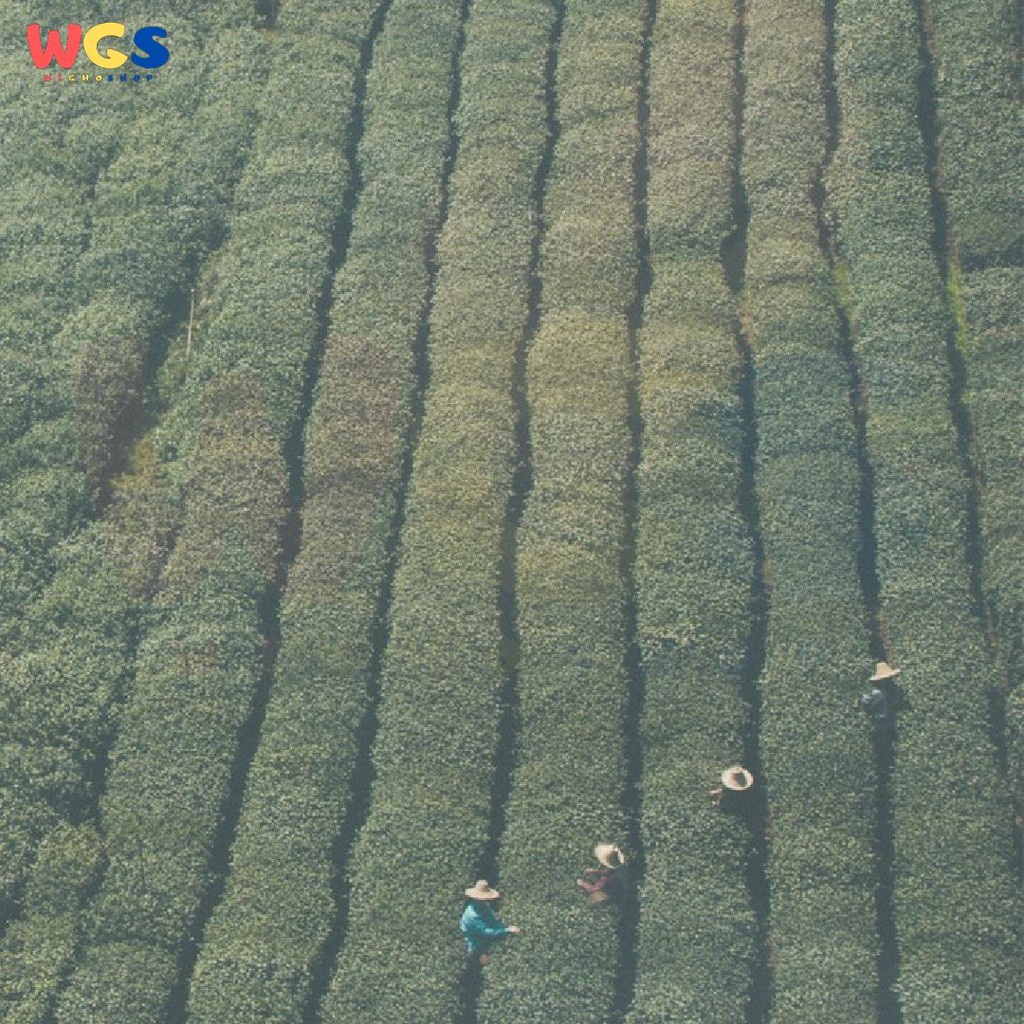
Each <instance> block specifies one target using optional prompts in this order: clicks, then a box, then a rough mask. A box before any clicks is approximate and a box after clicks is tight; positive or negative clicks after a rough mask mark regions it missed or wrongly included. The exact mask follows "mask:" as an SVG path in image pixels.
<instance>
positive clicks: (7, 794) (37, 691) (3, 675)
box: [0, 531, 135, 919]
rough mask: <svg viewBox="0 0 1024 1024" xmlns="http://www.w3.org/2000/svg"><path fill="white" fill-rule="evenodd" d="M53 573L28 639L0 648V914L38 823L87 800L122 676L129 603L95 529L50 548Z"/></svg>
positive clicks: (47, 825)
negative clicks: (6, 650) (55, 562)
mask: <svg viewBox="0 0 1024 1024" xmlns="http://www.w3.org/2000/svg"><path fill="white" fill-rule="evenodd" d="M58 554H59V558H60V562H59V567H58V571H57V575H56V577H55V579H54V582H53V583H52V584H51V585H50V587H48V588H47V590H46V592H45V593H44V594H43V595H42V596H41V598H40V599H39V600H38V601H37V602H35V603H34V605H33V606H32V607H31V609H30V610H29V611H28V613H27V616H26V625H25V629H26V632H27V633H29V634H30V635H31V636H32V638H33V643H34V646H33V648H32V649H31V650H29V651H25V652H23V653H22V654H21V655H20V656H19V657H17V658H14V657H5V656H3V655H0V664H2V669H0V759H2V763H3V766H4V769H3V771H2V772H0V778H2V784H0V844H2V852H0V896H2V903H0V908H2V911H3V915H2V916H3V917H4V918H5V919H6V918H7V917H9V916H11V915H12V914H13V913H14V912H15V911H16V909H17V906H18V899H19V896H20V895H21V889H22V886H23V883H24V880H25V872H26V870H27V868H28V866H29V865H30V864H31V862H32V860H33V858H34V856H35V850H36V847H37V845H38V843H39V841H40V840H41V839H42V837H43V836H44V835H45V834H46V832H47V831H48V830H49V829H51V828H53V827H54V826H55V825H57V824H58V823H59V822H61V821H66V820H68V818H69V817H71V816H72V814H73V813H76V812H77V811H78V809H79V808H81V807H82V806H83V804H84V803H85V802H86V801H87V800H88V799H89V797H90V793H91V782H90V779H91V777H92V775H93V773H94V771H95V767H96V756H97V753H98V751H99V749H100V747H101V746H102V744H103V742H104V739H105V738H106V737H107V736H108V735H109V732H110V729H111V708H112V704H113V702H114V701H115V699H116V697H117V695H118V694H119V693H120V691H121V688H122V686H123V684H124V680H125V676H126V673H127V671H128V664H129V659H130V650H131V643H132V627H133V620H134V615H135V605H134V602H133V600H132V598H131V596H130V595H129V594H128V593H127V592H126V591H125V588H124V586H123V583H122V581H121V578H120V576H119V574H118V572H117V569H116V567H115V566H114V565H113V564H112V563H111V562H110V559H109V551H108V548H107V545H106V544H105V542H104V538H103V537H102V535H101V534H100V533H99V532H98V531H88V532H86V533H84V534H83V535H82V536H81V537H79V538H78V539H77V540H76V541H75V542H74V543H73V544H68V545H65V546H64V547H63V548H62V549H61V550H60V551H59V552H58Z"/></svg>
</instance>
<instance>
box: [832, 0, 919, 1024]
mask: <svg viewBox="0 0 1024 1024" xmlns="http://www.w3.org/2000/svg"><path fill="white" fill-rule="evenodd" d="M836 3H837V0H825V6H824V11H825V61H824V75H825V79H824V82H823V83H822V89H823V92H824V97H825V112H826V117H827V125H828V132H827V136H826V140H825V153H824V156H823V160H822V165H821V172H820V177H819V187H818V188H817V189H816V190H815V195H814V203H815V207H816V209H817V214H818V230H819V235H820V239H821V247H822V251H823V252H824V254H825V258H826V259H827V260H828V263H829V266H830V267H831V270H832V274H833V278H834V279H835V280H836V308H837V311H838V314H839V339H840V349H841V355H842V358H843V360H844V362H845V363H846V369H847V374H848V380H849V393H850V406H851V411H852V414H853V424H854V432H855V436H856V444H857V469H858V476H859V478H860V495H859V511H858V519H859V522H860V541H859V552H858V557H857V575H858V576H859V578H860V588H861V595H862V598H863V602H864V616H865V619H866V621H867V626H868V637H869V642H870V645H871V652H870V653H871V658H872V660H874V661H884V660H888V654H887V633H886V629H885V624H884V622H883V620H882V614H881V597H880V585H879V581H878V544H877V541H876V538H875V474H874V468H873V467H872V465H871V459H870V458H869V455H868V444H867V409H866V405H865V398H864V388H863V383H862V380H861V370H860V364H859V362H858V360H857V355H856V352H855V351H854V346H853V331H852V327H851V323H850V316H851V314H850V309H849V306H850V297H849V296H848V295H847V294H846V291H845V284H844V280H843V279H842V277H841V272H840V271H839V269H838V265H837V261H838V254H837V252H836V231H835V223H834V221H833V219H832V218H831V215H830V213H829V211H828V210H827V208H826V196H825V187H824V182H825V178H826V176H827V174H828V169H829V167H830V166H831V164H832V161H833V159H834V158H835V154H836V150H837V149H838V148H839V139H840V134H841V131H842V114H841V111H840V107H839V96H838V94H837V92H836V67H835V49H836ZM896 724H897V723H896V722H895V720H894V722H893V728H892V729H890V730H887V731H885V732H876V733H875V736H874V742H873V748H874V757H875V838H874V844H875V858H876V870H877V888H876V890H875V927H876V929H877V932H878V941H879V950H878V960H877V964H878V967H877V970H878V992H877V996H876V1007H877V1013H878V1020H879V1024H902V1020H903V1015H902V1013H901V1011H900V1004H899V999H898V998H897V995H896V988H897V984H898V982H899V973H900V950H899V941H898V936H897V933H896V909H895V903H894V899H893V880H894V879H893V872H894V868H893V864H894V859H895V849H894V846H893V824H892V772H893V765H894V764H895V742H896Z"/></svg>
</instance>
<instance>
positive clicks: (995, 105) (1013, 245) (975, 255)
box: [923, 0, 1024, 273]
mask: <svg viewBox="0 0 1024 1024" xmlns="http://www.w3.org/2000/svg"><path fill="white" fill-rule="evenodd" d="M923 3H924V12H925V17H926V19H931V21H932V23H933V27H934V33H933V40H934V43H935V54H934V57H935V58H936V59H937V62H938V63H937V74H936V76H935V86H936V93H937V95H936V99H937V101H938V116H939V128H940V131H941V143H942V154H943V161H942V172H943V188H944V191H945V193H946V198H947V200H948V203H949V216H950V226H951V227H952V235H953V237H952V239H951V242H952V244H953V247H954V249H955V251H956V256H957V261H958V262H959V264H960V265H961V267H962V268H963V269H964V270H965V271H966V272H968V273H970V272H971V271H974V270H981V269H983V268H985V267H992V266H1015V265H1017V264H1019V262H1020V260H1021V257H1022V256H1024V251H1022V246H1024V208H1022V204H1021V195H1020V175H1019V170H1020V152H1021V145H1022V144H1024V124H1022V122H1021V111H1020V100H1019V95H1018V87H1019V84H1020V67H1019V60H1020V55H1019V54H1018V53H1016V52H1015V50H1014V37H1015V34H1016V30H1017V26H1016V25H1015V12H1014V7H1013V5H1012V4H1008V3H991V4H985V5H984V6H973V5H971V4H966V3H964V2H963V0H923Z"/></svg>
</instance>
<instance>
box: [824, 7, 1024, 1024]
mask: <svg viewBox="0 0 1024 1024" xmlns="http://www.w3.org/2000/svg"><path fill="white" fill-rule="evenodd" d="M917 42H918V38H917V26H916V24H915V19H914V16H913V11H912V10H911V9H910V8H909V7H907V6H905V5H903V4H898V3H895V2H894V0H870V2H857V3H856V4H852V3H850V2H849V0H840V3H839V7H838V46H837V52H836V67H837V72H838V84H839V98H840V102H841V105H842V110H843V136H842V140H841V143H840V147H839V151H838V153H837V156H836V162H835V165H834V168H833V171H834V173H833V174H832V176H831V180H830V195H831V201H832V203H833V204H834V206H835V209H836V211H837V212H838V215H839V222H840V229H839V242H840V247H841V252H842V254H843V256H844V258H845V260H846V262H847V264H848V266H849V272H850V280H851V283H852V299H853V307H854V328H855V341H856V351H857V355H858V358H859V360H860V363H861V366H862V374H863V381H864V387H865V394H866V401H867V410H868V416H867V440H868V448H869V456H870V459H871V463H872V467H873V470H874V475H875V484H876V491H875V507H876V515H875V533H876V538H877V542H878V575H879V580H880V583H881V587H882V593H881V598H882V609H881V610H882V616H883V618H884V625H885V627H886V629H887V632H888V636H889V649H890V652H891V660H892V661H893V663H894V664H895V665H896V666H897V667H900V668H902V670H903V674H902V676H901V677H900V685H901V688H902V690H903V693H904V696H905V699H906V702H907V705H908V706H907V708H906V709H905V710H904V711H903V712H901V714H900V720H899V731H898V737H897V743H896V766H895V774H894V780H895V781H894V829H895V847H896V865H895V908H896V927H897V933H898V937H899V946H900V950H899V951H900V976H899V980H898V992H899V997H900V1003H901V1007H902V1012H903V1017H904V1020H905V1021H906V1022H907V1024H914V1022H916V1021H928V1022H929V1024H943V1022H946V1021H949V1022H954V1021H963V1020H965V1019H969V1020H972V1021H977V1022H992V1024H995V1022H997V1021H1000V1022H1001V1021H1005V1020H1007V1019H1010V1018H1011V1017H1012V1016H1013V1014H1014V1012H1015V1008H1016V1007H1018V1006H1020V1004H1021V999H1022V992H1021V983H1020V972H1019V971H1018V970H1017V969H1016V966H1017V965H1018V964H1019V959H1020V934H1019V926H1020V921H1021V920H1022V916H1021V914H1020V902H1019V891H1018V890H1017V888H1016V885H1015V883H1014V878H1013V870H1012V866H1011V865H1012V845H1011V842H1010V834H1009V833H1010V820H1011V819H1010V813H1009V800H1008V794H1007V793H1006V791H1005V788H1004V786H1003V785H1002V784H1001V783H1000V781H999V778H998V774H997V772H996V768H995V764H994V751H993V749H992V747H991V745H990V741H989V738H988V725H989V723H988V695H989V693H990V692H991V691H992V688H993V686H994V685H995V682H996V678H995V672H994V666H993V663H992V659H991V657H990V655H989V654H988V652H987V651H986V648H985V643H984V638H983V636H982V632H981V628H980V624H979V623H978V621H977V619H976V617H975V616H974V613H973V605H972V600H971V594H970V587H969V573H968V567H967V560H966V554H965V492H966V481H965V479H964V476H963V473H962V470H961V465H960V460H959V457H958V450H957V437H956V431H955V428H954V425H953V423H952V420H951V415H950V408H949V374H950V369H949V365H948V362H947V359H946V348H945V346H946V338H947V336H948V333H949V332H950V331H951V329H952V324H951V321H950V318H949V315H948V312H947V310H946V307H945V303H944V293H943V288H942V283H941V281H940V278H939V273H938V269H937V267H936V265H935V260H934V257H933V253H932V251H931V248H930V239H931V231H932V224H931V219H930V216H929V210H930V205H929V195H928V187H927V182H926V176H925V173H924V163H923V156H922V147H921V137H920V133H919V129H918V125H917V124H916V122H915V110H916V107H917V91H916V88H915V73H916V71H917V70H918V68H917Z"/></svg>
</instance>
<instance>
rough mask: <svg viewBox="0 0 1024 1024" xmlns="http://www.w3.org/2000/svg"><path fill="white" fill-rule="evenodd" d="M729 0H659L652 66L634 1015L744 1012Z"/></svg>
mask: <svg viewBox="0 0 1024 1024" xmlns="http://www.w3.org/2000/svg"><path fill="white" fill-rule="evenodd" d="M732 27H733V4H732V3H730V2H729V0H715V2H713V3H708V2H706V0H661V2H660V3H659V4H658V13H657V20H656V22H655V26H654V35H653V45H652V49H651V69H650V183H649V186H648V227H649V231H650V239H651V265H652V271H653V278H654V283H653V287H652V288H651V291H650V294H649V295H648V297H647V300H646V302H645V303H644V310H643V330H642V332H641V335H640V411H641V415H642V417H643V425H644V432H643V449H642V459H641V462H640V466H639V498H638V515H639V518H638V532H637V547H636V578H637V590H638V602H639V617H638V633H639V642H640V649H641V656H642V667H643V679H644V710H643V719H642V741H643V782H642V791H643V802H642V807H641V826H642V835H643V845H644V860H645V867H644V878H643V885H642V887H641V889H640V925H639V942H638V948H637V975H636V988H635V992H634V997H633V1007H632V1011H631V1013H630V1016H629V1020H630V1021H635V1022H636V1024H640V1022H641V1021H643V1022H645V1024H646V1022H652V1024H653V1022H661V1024H669V1022H676V1021H679V1020H692V1021H701V1022H707V1024H726V1022H732V1021H737V1020H742V1019H743V1016H744V1012H745V1009H746V1005H747V1001H748V993H749V990H750V986H751V979H752V963H753V960H754V944H753V927H754V923H753V914H752V910H751V905H750V900H749V898H748V894H747V888H746V883H745V876H744V866H745V863H746V862H747V860H748V858H749V857H750V854H751V836H750V832H749V830H748V828H747V827H746V826H745V824H744V823H743V822H742V821H741V820H740V819H739V818H738V817H736V816H734V815H731V814H723V813H720V812H717V811H714V810H713V809H712V808H711V807H710V805H709V800H708V790H709V789H711V788H712V787H713V786H715V785H718V784H719V783H718V776H719V773H720V772H721V771H722V769H723V768H724V767H726V765H728V764H730V763H735V762H739V761H742V760H743V750H744V733H745V731H746V729H747V725H748V719H749V710H750V709H749V707H748V704H747V702H746V700H745V699H744V695H743V672H744V666H745V663H746V656H747V645H748V642H749V637H750V629H751V627H750V595H751V582H752V573H753V567H754V554H753V550H752V545H751V538H750V534H749V529H748V526H747V523H746V521H745V519H744V516H743V514H742V511H741V509H740V507H739V504H738V502H739V494H740V486H741V475H742V474H741V457H742V448H743V442H744V422H743V421H744V414H743V408H742V402H741V400H740V396H739V389H740V379H741V373H742V361H741V359H740V356H739V353H738V351H737V347H736V311H735V303H734V301H733V296H732V294H731V292H730V290H729V287H728V285H727V283H726V279H725V274H724V271H723V267H722V263H721V259H720V252H721V248H722V244H723V242H724V241H725V240H726V239H727V238H728V237H729V236H730V235H731V234H732V233H733V231H734V229H735V224H734V221H733V211H732V205H731V198H730V186H731V175H732V160H733V143H734V133H735V122H734V117H733V111H732V99H733V84H734V83H733V65H734V57H733V41H732Z"/></svg>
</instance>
